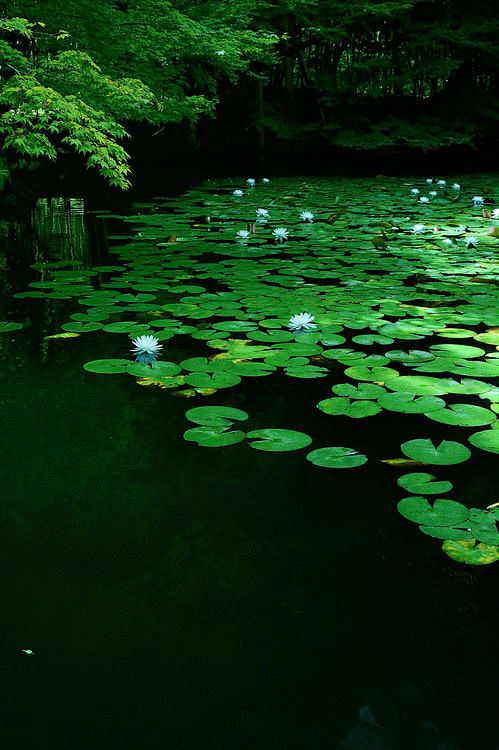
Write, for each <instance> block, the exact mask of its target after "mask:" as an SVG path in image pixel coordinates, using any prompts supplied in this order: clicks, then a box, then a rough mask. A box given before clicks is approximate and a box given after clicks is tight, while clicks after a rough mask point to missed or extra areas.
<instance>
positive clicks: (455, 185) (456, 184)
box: [452, 182, 461, 190]
mask: <svg viewBox="0 0 499 750" xmlns="http://www.w3.org/2000/svg"><path fill="white" fill-rule="evenodd" d="M452 189H453V190H461V185H460V184H459V182H455V183H454V184H453V185H452Z"/></svg>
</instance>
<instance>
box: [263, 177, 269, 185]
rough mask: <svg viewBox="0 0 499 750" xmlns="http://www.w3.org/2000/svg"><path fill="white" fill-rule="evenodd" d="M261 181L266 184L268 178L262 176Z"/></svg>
mask: <svg viewBox="0 0 499 750" xmlns="http://www.w3.org/2000/svg"><path fill="white" fill-rule="evenodd" d="M262 182H265V184H267V182H270V180H269V178H268V177H262Z"/></svg>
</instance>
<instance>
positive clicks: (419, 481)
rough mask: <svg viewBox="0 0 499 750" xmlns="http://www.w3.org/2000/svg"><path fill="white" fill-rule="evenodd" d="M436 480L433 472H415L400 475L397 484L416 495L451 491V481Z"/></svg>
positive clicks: (439, 493)
mask: <svg viewBox="0 0 499 750" xmlns="http://www.w3.org/2000/svg"><path fill="white" fill-rule="evenodd" d="M434 480H435V477H434V476H433V475H432V474H426V473H424V472H413V473H410V474H404V475H403V476H401V477H399V478H398V479H397V484H398V485H399V486H400V487H403V488H404V490H407V491H408V492H413V493H414V494H415V495H441V494H442V493H443V492H449V491H450V490H451V489H452V483H451V482H438V481H434Z"/></svg>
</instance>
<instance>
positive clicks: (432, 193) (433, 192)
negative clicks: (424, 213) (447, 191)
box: [430, 190, 438, 196]
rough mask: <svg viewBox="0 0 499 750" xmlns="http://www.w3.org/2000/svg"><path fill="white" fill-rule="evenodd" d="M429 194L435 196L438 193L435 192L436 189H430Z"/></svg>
mask: <svg viewBox="0 0 499 750" xmlns="http://www.w3.org/2000/svg"><path fill="white" fill-rule="evenodd" d="M430 195H433V196H435V195H438V193H437V191H436V190H431V191H430Z"/></svg>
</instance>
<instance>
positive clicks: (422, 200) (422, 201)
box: [419, 195, 430, 203]
mask: <svg viewBox="0 0 499 750" xmlns="http://www.w3.org/2000/svg"><path fill="white" fill-rule="evenodd" d="M419 202H420V203H429V202H430V199H429V198H427V197H426V195H422V196H421V198H420V199H419Z"/></svg>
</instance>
